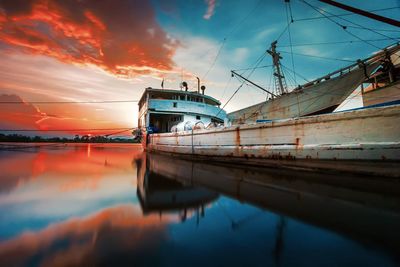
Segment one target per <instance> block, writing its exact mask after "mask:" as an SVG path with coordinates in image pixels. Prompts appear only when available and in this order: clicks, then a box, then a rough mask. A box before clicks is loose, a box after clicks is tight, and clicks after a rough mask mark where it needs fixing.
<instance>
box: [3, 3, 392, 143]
mask: <svg viewBox="0 0 400 267" xmlns="http://www.w3.org/2000/svg"><path fill="white" fill-rule="evenodd" d="M370 2H371V3H365V6H363V8H365V9H374V8H377V4H374V3H372V2H373V1H370ZM395 2H396V1H388V2H387V3H385V4H386V5H387V6H395ZM292 7H293V16H294V18H295V23H293V26H292V39H293V43H312V42H322V41H332V40H337V39H340V40H349V39H352V38H350V37H351V36H349V35H348V34H346V33H344V32H343V30H342V29H338V28H337V25H334V24H332V23H330V22H329V21H319V22H320V23H318V24H316V23H314V24H312V28H313V30H312V31H311V30H310V25H311V24H310V23H313V22H307V21H305V22H296V19H297V18H302V17H315V16H317V15H318V14H317V13H316V12H315V11H313V10H310V9H308V8H307V7H306V6H304V5H302V4H301V3H297V2H294V3H293V4H292ZM329 8H331V7H329ZM329 8H327V9H329ZM283 11H284V2H283V1H282V3H280V2H275V1H274V2H272V1H271V2H270V1H261V2H259V1H256V0H254V1H245V2H240V1H235V2H234V3H233V2H231V1H218V0H206V1H201V0H199V1H195V2H193V3H190V4H189V3H188V2H186V1H136V0H132V1H128V0H126V1H125V0H124V1H117V2H115V1H95V0H84V1H80V0H73V1H49V0H27V1H14V0H5V1H1V3H0V57H1V64H0V102H1V104H0V111H1V112H0V130H13V129H14V130H19V131H20V130H34V131H30V132H28V133H27V134H28V135H35V134H39V135H48V136H51V135H61V136H73V135H74V134H79V135H85V134H89V133H91V134H92V135H103V134H109V133H112V132H113V130H93V129H117V130H118V129H122V128H124V129H128V131H127V132H125V133H121V135H127V136H130V135H131V133H130V131H129V128H134V127H136V126H137V110H138V108H137V102H136V101H137V100H138V99H139V98H140V96H141V94H142V92H143V90H144V88H146V87H153V88H159V87H160V84H161V81H162V80H163V79H164V80H165V83H164V84H165V86H166V87H167V88H172V89H179V83H180V82H181V81H183V80H185V81H187V82H188V83H189V89H193V88H196V86H197V84H196V78H195V77H196V76H198V77H200V78H201V82H202V84H205V85H206V86H207V91H206V93H207V94H209V95H211V96H213V97H215V98H217V99H219V100H221V102H222V103H224V102H225V101H226V100H227V99H228V98H229V97H230V96H231V95H232V93H233V92H234V91H235V90H236V88H237V87H238V85H240V83H239V82H238V81H236V80H235V79H230V70H232V69H241V68H246V67H249V66H251V65H253V64H254V62H255V60H256V59H257V58H258V57H259V56H260V54H262V53H265V50H266V48H267V47H268V45H269V44H270V43H271V42H272V41H273V40H275V39H276V38H277V37H278V36H279V35H280V33H281V31H282V30H283V29H284V28H285V25H286V21H285V17H284V16H283V15H284V13H282V12H283ZM333 11H336V10H333ZM381 13H382V14H385V15H387V16H389V17H390V16H393V15H394V14H396V10H387V11H382V12H381ZM265 14H268V20H265ZM358 19H360V20H363V18H358ZM363 22H364V20H363ZM365 23H366V24H365V25H366V26H368V25H369V23H371V22H370V21H369V20H365ZM371 27H376V25H375V24H373V25H372V26H371ZM328 33H329V34H328ZM387 34H389V35H393V34H395V33H394V32H388V33H387ZM332 37H334V38H332ZM368 38H370V37H368ZM288 41H289V39H288V36H287V34H284V35H282V37H281V39H280V41H279V42H280V43H279V44H282V45H283V46H284V45H287V44H288ZM391 42H392V41H391V40H386V41H385V40H383V41H381V42H375V44H377V45H379V46H384V45H387V44H389V43H391ZM352 47H353V48H354V49H351V50H348V49H344V46H343V45H342V46H336V47H334V48H335V49H332V47H329V48H328V49H325V48H324V47H317V46H315V47H303V46H299V47H293V49H294V51H295V52H299V53H307V54H314V55H318V56H335V57H343V58H361V57H365V56H366V55H368V54H370V53H372V52H374V51H375V50H376V49H375V48H373V47H368V46H365V45H364V44H360V43H356V42H355V43H354V44H352ZM285 49H286V50H287V46H286V48H284V47H283V48H282V50H285ZM354 51H356V52H354ZM354 53H356V55H355V54H354ZM282 55H283V56H284V57H285V56H287V55H285V54H282ZM284 60H285V58H284ZM286 60H289V58H286ZM294 60H295V64H296V68H298V72H299V73H301V74H303V76H306V77H308V78H315V77H317V76H318V75H323V74H325V73H328V72H329V71H332V70H334V69H336V68H338V67H342V66H343V62H323V61H318V62H315V59H313V60H314V61H312V60H310V59H309V58H304V57H297V56H296V57H295V58H294ZM264 63H265V65H267V64H270V59H269V58H268V57H267V58H266V59H265V62H264ZM287 63H288V64H290V63H289V61H287ZM287 63H285V64H287ZM315 66H318V67H317V68H315ZM254 75H255V77H254V78H255V80H257V81H258V82H259V83H260V84H261V85H263V83H264V86H268V84H269V80H268V79H269V78H268V79H266V77H267V76H268V75H269V74H268V73H266V72H265V71H264V72H262V70H260V71H258V72H255V73H254ZM301 82H304V81H299V82H298V83H301ZM265 97H266V96H265V94H264V92H262V91H259V90H256V89H254V88H251V87H249V86H247V85H246V86H245V87H244V88H243V89H242V90H241V91H240V92H239V93H238V94H237V96H236V97H235V98H234V99H233V100H232V101H231V102H230V104H229V105H228V106H227V107H226V110H227V111H232V110H235V109H238V108H241V107H244V106H247V105H251V104H255V103H258V102H261V101H263V100H265ZM110 100H116V101H119V100H123V101H125V102H121V103H102V102H104V101H110ZM129 100H131V101H129ZM43 101H45V102H86V103H62V104H57V103H54V104H49V103H47V104H43V103H40V102H43ZM2 102H12V103H2ZM38 102H39V103H38ZM90 102H95V103H90ZM85 129H86V130H85ZM58 130H60V131H58ZM114 132H115V131H114ZM5 133H8V132H5Z"/></svg>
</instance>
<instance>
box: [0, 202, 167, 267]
mask: <svg viewBox="0 0 400 267" xmlns="http://www.w3.org/2000/svg"><path fill="white" fill-rule="evenodd" d="M163 220H165V221H166V222H168V221H174V218H173V217H172V216H165V215H164V216H163ZM165 225H166V224H165V223H160V218H159V216H158V214H157V215H149V216H145V217H143V216H142V214H141V212H140V210H138V208H137V207H136V206H134V205H129V204H125V205H118V206H115V207H111V208H107V209H104V210H101V211H99V212H97V213H94V214H90V215H88V216H86V217H83V218H79V217H78V218H72V219H69V220H66V221H63V222H60V223H56V224H53V225H50V226H48V227H47V228H45V229H43V230H40V231H38V232H26V233H23V234H22V235H20V236H18V237H16V238H14V239H10V240H7V241H3V242H0V260H1V262H2V263H3V264H5V265H7V266H22V265H25V264H27V263H29V262H32V260H37V261H38V265H40V266H94V265H98V264H99V263H101V262H108V263H111V264H110V265H120V264H121V263H124V264H123V265H132V266H135V265H158V264H155V263H156V262H157V261H158V260H157V258H158V257H157V256H158V255H157V250H154V248H156V247H158V246H159V245H160V244H162V243H165V242H166V239H167V232H166V226H165ZM60 244H64V245H62V246H60ZM104 248H107V253H104ZM39 251H44V252H45V254H44V255H45V256H43V257H38V258H37V255H38V253H39ZM148 251H156V252H155V253H154V254H155V255H154V256H150V257H148V258H147V257H141V255H143V253H146V252H147V253H149V252H148ZM116 259H117V260H116ZM121 259H122V260H121ZM117 262H118V263H117ZM113 263H114V264H113ZM146 263H147V264H146Z"/></svg>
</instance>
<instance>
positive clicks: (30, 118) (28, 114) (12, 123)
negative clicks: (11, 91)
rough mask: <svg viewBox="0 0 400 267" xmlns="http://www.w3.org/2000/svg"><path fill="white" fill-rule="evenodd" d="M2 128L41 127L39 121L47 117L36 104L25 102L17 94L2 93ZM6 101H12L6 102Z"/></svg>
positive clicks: (0, 126)
mask: <svg viewBox="0 0 400 267" xmlns="http://www.w3.org/2000/svg"><path fill="white" fill-rule="evenodd" d="M0 102H3V103H2V104H0V128H3V129H5V128H8V127H11V128H13V129H15V128H17V129H21V128H26V127H27V128H29V129H39V124H38V123H37V122H38V121H40V120H42V119H44V118H46V117H47V115H46V114H45V113H43V112H41V111H40V110H39V109H38V108H37V107H36V106H34V105H32V104H30V103H27V102H25V101H24V100H23V99H22V98H21V97H19V96H17V95H7V94H3V95H0ZM4 102H12V103H10V104H6V103H4Z"/></svg>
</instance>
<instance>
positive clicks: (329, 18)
mask: <svg viewBox="0 0 400 267" xmlns="http://www.w3.org/2000/svg"><path fill="white" fill-rule="evenodd" d="M300 1H301V2H303V3H305V4H306V5H308V6H309V7H311V8H312V9H314V10H315V11H316V12H318V13H319V14H321V15H322V16H324V17H325V18H327V19H328V20H329V21H331V22H333V23H334V24H336V25H337V26H339V27H340V28H342V30H344V31H345V32H346V33H347V34H349V35H351V36H353V37H355V38H357V39H358V40H360V41H362V42H364V43H366V44H368V45H370V46H373V47H375V48H378V49H379V50H381V49H382V48H381V47H379V46H376V45H374V44H371V43H369V42H368V41H366V40H363V39H362V38H360V37H358V36H357V35H355V34H353V33H351V32H349V31H348V30H347V28H346V26H345V25H342V24H340V23H339V22H337V21H335V20H334V19H332V18H331V17H328V16H327V15H325V13H324V12H326V13H328V14H331V13H329V12H327V11H325V10H323V11H320V9H319V8H316V7H315V6H313V5H311V4H310V3H308V2H307V1H305V0H300ZM331 15H332V14H331Z"/></svg>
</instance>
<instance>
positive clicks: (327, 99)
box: [228, 64, 377, 124]
mask: <svg viewBox="0 0 400 267" xmlns="http://www.w3.org/2000/svg"><path fill="white" fill-rule="evenodd" d="M376 66H377V64H371V65H370V66H368V67H367V68H366V70H364V69H356V70H353V71H351V72H349V73H347V74H343V75H341V76H338V77H335V78H331V79H329V80H326V81H323V82H320V83H315V84H313V85H310V86H308V87H305V88H302V89H299V90H294V91H292V92H291V93H288V94H284V95H281V96H279V97H277V98H274V99H270V100H268V101H266V102H262V103H259V104H256V105H254V106H250V107H247V108H244V109H241V110H238V111H234V112H232V113H229V114H228V118H229V119H230V120H231V121H232V123H233V124H240V123H250V122H255V121H257V120H275V119H283V118H295V117H302V116H308V115H316V114H323V113H329V112H332V111H333V110H335V108H336V107H338V106H339V104H340V103H342V102H343V101H344V100H345V99H346V98H347V97H348V96H349V95H350V94H351V93H352V92H353V91H354V90H355V89H356V88H357V87H358V86H359V85H360V84H361V83H362V82H363V81H364V80H365V72H368V73H370V72H371V71H372V70H373V69H375V68H376Z"/></svg>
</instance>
